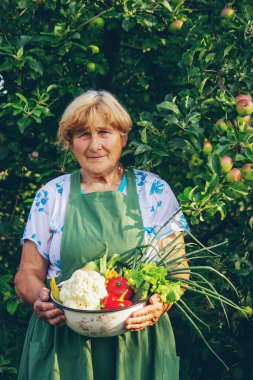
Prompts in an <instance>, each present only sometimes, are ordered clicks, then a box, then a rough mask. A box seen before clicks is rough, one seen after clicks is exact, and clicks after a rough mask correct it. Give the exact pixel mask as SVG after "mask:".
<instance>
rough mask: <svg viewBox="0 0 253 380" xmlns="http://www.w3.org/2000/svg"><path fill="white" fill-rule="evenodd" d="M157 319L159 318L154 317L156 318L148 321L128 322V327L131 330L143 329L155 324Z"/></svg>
mask: <svg viewBox="0 0 253 380" xmlns="http://www.w3.org/2000/svg"><path fill="white" fill-rule="evenodd" d="M157 321H158V318H156V317H154V318H152V319H149V320H146V321H142V322H137V323H131V324H126V329H127V330H130V331H138V330H143V329H145V328H146V327H149V326H153V325H154V324H155V323H156V322H157Z"/></svg>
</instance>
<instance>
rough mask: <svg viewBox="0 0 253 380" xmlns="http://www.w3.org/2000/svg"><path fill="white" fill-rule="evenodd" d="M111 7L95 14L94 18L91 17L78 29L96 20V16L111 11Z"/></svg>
mask: <svg viewBox="0 0 253 380" xmlns="http://www.w3.org/2000/svg"><path fill="white" fill-rule="evenodd" d="M109 10H110V8H109V9H106V10H105V11H102V12H100V13H98V14H97V15H95V16H93V17H92V18H90V19H89V20H87V21H85V22H83V23H82V24H81V25H79V26H78V28H77V29H76V30H80V29H82V28H83V27H84V26H85V25H87V24H89V23H90V22H91V21H92V20H95V18H97V17H100V16H102V15H103V14H105V13H107V12H109Z"/></svg>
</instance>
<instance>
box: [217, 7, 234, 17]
mask: <svg viewBox="0 0 253 380" xmlns="http://www.w3.org/2000/svg"><path fill="white" fill-rule="evenodd" d="M220 15H221V17H223V18H225V19H231V18H233V17H234V15H235V11H234V9H233V8H232V7H227V8H224V9H222V11H221V14H220Z"/></svg>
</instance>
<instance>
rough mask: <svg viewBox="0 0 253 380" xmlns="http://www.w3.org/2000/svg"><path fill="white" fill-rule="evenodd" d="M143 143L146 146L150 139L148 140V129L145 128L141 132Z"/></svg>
mask: <svg viewBox="0 0 253 380" xmlns="http://www.w3.org/2000/svg"><path fill="white" fill-rule="evenodd" d="M141 141H142V142H143V143H144V144H147V142H148V139H147V128H144V129H143V130H142V131H141Z"/></svg>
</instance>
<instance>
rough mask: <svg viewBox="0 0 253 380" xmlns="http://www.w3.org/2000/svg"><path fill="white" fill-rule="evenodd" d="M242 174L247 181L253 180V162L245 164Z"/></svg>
mask: <svg viewBox="0 0 253 380" xmlns="http://www.w3.org/2000/svg"><path fill="white" fill-rule="evenodd" d="M242 176H243V178H244V179H245V180H246V181H253V164H251V163H247V164H245V165H243V167H242Z"/></svg>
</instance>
